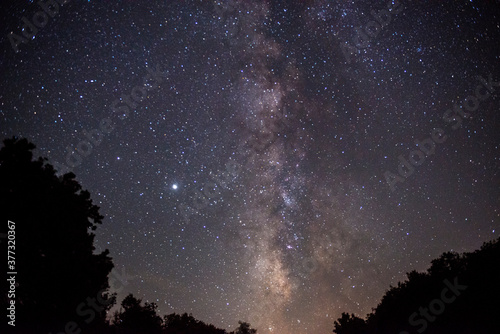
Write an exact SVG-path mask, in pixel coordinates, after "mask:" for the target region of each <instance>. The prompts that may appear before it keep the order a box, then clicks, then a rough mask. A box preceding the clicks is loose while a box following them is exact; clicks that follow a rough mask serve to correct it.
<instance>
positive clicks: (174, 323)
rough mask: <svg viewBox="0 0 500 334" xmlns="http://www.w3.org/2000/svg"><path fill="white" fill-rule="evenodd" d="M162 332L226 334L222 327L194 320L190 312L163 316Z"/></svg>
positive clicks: (165, 333) (175, 333)
mask: <svg viewBox="0 0 500 334" xmlns="http://www.w3.org/2000/svg"><path fill="white" fill-rule="evenodd" d="M164 319H165V325H164V334H227V332H226V331H225V330H223V329H219V328H216V327H215V326H214V325H212V324H210V325H207V324H205V323H204V322H203V321H199V320H196V319H195V318H194V317H193V316H192V315H191V314H189V315H188V314H187V313H184V314H182V315H179V314H176V313H172V314H169V315H166V316H165V317H164Z"/></svg>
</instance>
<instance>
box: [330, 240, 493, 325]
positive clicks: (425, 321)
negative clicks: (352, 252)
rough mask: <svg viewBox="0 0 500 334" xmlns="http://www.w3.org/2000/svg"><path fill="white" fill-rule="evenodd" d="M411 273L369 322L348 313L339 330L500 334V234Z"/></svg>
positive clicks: (338, 322)
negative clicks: (478, 245)
mask: <svg viewBox="0 0 500 334" xmlns="http://www.w3.org/2000/svg"><path fill="white" fill-rule="evenodd" d="M407 276H408V279H407V280H406V281H405V282H402V283H401V282H399V283H398V285H397V286H396V287H390V289H389V290H388V291H387V292H386V293H385V295H384V296H383V297H382V300H381V302H380V303H379V304H378V305H377V307H376V308H375V309H373V311H372V313H370V314H368V317H367V319H366V321H365V320H363V319H361V318H358V317H355V316H354V315H349V314H346V313H343V314H342V317H341V318H339V319H338V321H335V323H334V325H335V329H334V330H333V331H334V333H337V334H343V333H351V334H375V333H388V334H390V333H401V332H403V333H405V332H406V333H425V334H438V333H454V334H468V333H475V334H478V333H481V334H482V333H484V334H487V333H488V334H489V333H500V319H499V318H498V314H500V303H499V302H498V301H499V300H500V285H499V284H498V282H500V238H499V239H497V240H494V241H490V242H487V243H485V244H483V246H482V247H481V249H479V250H477V251H475V252H472V253H464V254H458V253H453V252H446V253H443V254H442V255H441V256H440V257H439V258H437V259H435V260H433V261H432V262H431V266H430V267H429V269H428V270H427V272H423V273H419V272H416V271H412V272H410V273H408V274H407Z"/></svg>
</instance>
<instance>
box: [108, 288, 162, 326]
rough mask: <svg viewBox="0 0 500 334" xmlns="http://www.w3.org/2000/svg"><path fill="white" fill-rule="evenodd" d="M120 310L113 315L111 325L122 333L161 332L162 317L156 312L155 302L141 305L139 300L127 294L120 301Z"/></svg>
mask: <svg viewBox="0 0 500 334" xmlns="http://www.w3.org/2000/svg"><path fill="white" fill-rule="evenodd" d="M121 305H122V310H120V311H119V312H118V311H117V312H116V313H115V315H114V321H113V325H114V326H115V327H116V328H117V329H118V331H117V332H118V333H120V334H121V333H123V334H142V333H148V334H161V331H162V324H163V320H162V318H161V317H160V316H159V315H157V314H156V309H157V306H156V304H155V303H147V302H146V303H145V304H144V306H142V305H141V300H140V299H136V298H135V297H134V296H133V295H132V294H129V295H128V296H127V297H125V298H124V299H123V301H122V304H121Z"/></svg>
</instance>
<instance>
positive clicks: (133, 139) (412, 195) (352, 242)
mask: <svg viewBox="0 0 500 334" xmlns="http://www.w3.org/2000/svg"><path fill="white" fill-rule="evenodd" d="M61 2H63V0H61ZM1 9H2V21H3V22H2V24H1V25H0V27H2V29H1V34H2V35H1V43H2V44H1V46H2V47H1V60H0V73H1V78H0V126H1V135H2V139H3V138H7V137H12V136H14V135H15V136H19V137H26V138H28V139H29V140H30V141H32V142H33V143H34V144H35V145H37V150H36V154H37V156H45V157H47V158H49V163H52V164H54V165H55V166H56V167H57V169H58V171H59V172H67V171H73V172H74V173H75V174H76V175H77V180H78V181H79V182H80V183H81V184H82V186H83V187H84V188H85V189H88V190H89V191H90V192H91V195H92V198H93V200H94V203H95V204H97V205H99V206H100V207H101V211H100V212H101V214H102V215H104V216H105V218H104V220H103V224H102V226H100V227H99V228H98V230H97V231H96V234H97V237H96V248H97V250H96V251H102V250H103V249H105V248H108V249H109V250H110V252H111V256H112V257H113V261H114V263H115V266H116V267H115V269H116V270H117V271H118V273H120V274H122V275H123V274H124V273H125V275H127V276H128V279H127V281H126V282H125V284H124V285H122V286H115V287H114V288H115V291H117V292H118V301H119V302H120V301H121V299H122V298H123V297H124V296H125V295H127V294H128V293H130V292H132V293H133V294H134V295H135V296H136V297H139V298H142V299H143V300H144V301H149V302H155V303H157V304H158V306H159V313H160V314H161V315H164V314H170V313H173V312H176V313H184V312H187V313H192V314H193V316H194V317H196V318H197V319H199V320H202V321H204V322H208V323H213V324H214V325H216V326H218V327H221V328H225V329H234V328H235V326H236V325H237V321H238V320H244V321H249V322H250V323H251V324H252V327H254V328H257V329H258V331H259V333H262V334H265V333H270V332H273V333H280V334H291V333H297V334H310V333H329V332H331V331H332V329H333V322H334V320H336V319H337V318H338V317H339V316H340V315H341V313H342V312H354V313H356V314H357V315H359V316H361V317H364V316H365V315H366V314H367V313H369V312H370V311H371V309H372V308H373V307H375V306H376V305H377V303H378V302H379V301H380V298H381V297H382V296H383V294H384V292H385V291H386V290H387V289H389V286H390V285H391V284H392V285H397V282H398V281H402V280H404V279H405V278H406V275H405V273H406V272H409V271H411V270H413V269H416V270H419V271H421V270H425V269H426V268H428V266H429V265H430V261H431V260H432V259H434V258H436V257H438V256H439V255H440V254H441V253H442V252H445V251H451V250H453V251H457V252H464V251H473V250H475V249H477V248H479V247H480V246H481V244H482V243H483V242H484V241H489V240H492V239H494V238H498V236H499V233H500V226H499V223H500V217H499V200H500V191H499V189H500V187H499V185H500V182H499V181H500V180H499V174H498V171H499V167H500V166H499V164H500V161H499V157H500V150H499V143H500V131H499V129H500V126H499V118H500V114H499V96H500V70H499V65H500V64H499V60H500V58H499V55H498V51H499V50H500V48H499V38H500V2H499V1H493V0H489V1H488V0H483V1H472V0H471V1H464V0H457V1H398V2H395V1H368V0H366V1H323V0H317V1H294V2H289V3H286V2H281V1H280V2H278V1H276V2H261V1H255V2H250V1H242V0H236V1H234V0H230V1H228V2H226V1H220V2H219V1H156V0H154V1H132V0H128V1H125V0H124V1H90V0H89V1H77V0H74V1H67V3H66V4H64V5H58V8H57V10H56V8H55V7H54V6H52V7H49V8H46V10H47V11H48V13H49V14H41V13H38V14H37V12H40V11H41V10H42V9H41V7H40V6H39V5H38V4H37V3H36V1H7V2H3V4H2V7H1ZM42 13H43V12H42ZM23 17H25V19H23ZM34 21H35V23H36V24H38V27H36V26H34V25H33V24H34V23H33V22H34ZM377 21H378V22H379V23H377ZM22 26H25V28H24V30H21V29H22ZM23 34H24V35H23ZM15 49H17V51H18V52H15Z"/></svg>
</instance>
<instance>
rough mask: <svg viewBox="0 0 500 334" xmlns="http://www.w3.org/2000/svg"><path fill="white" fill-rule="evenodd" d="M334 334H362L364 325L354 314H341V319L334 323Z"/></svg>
mask: <svg viewBox="0 0 500 334" xmlns="http://www.w3.org/2000/svg"><path fill="white" fill-rule="evenodd" d="M334 325H335V329H334V330H333V332H334V333H337V334H357V333H362V331H363V330H365V328H366V323H365V321H364V320H363V319H361V318H358V317H356V316H355V315H354V314H349V313H342V317H340V318H339V319H338V321H335V323H334Z"/></svg>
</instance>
